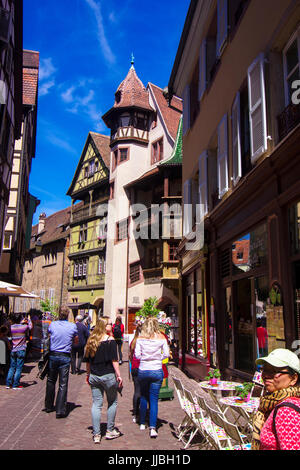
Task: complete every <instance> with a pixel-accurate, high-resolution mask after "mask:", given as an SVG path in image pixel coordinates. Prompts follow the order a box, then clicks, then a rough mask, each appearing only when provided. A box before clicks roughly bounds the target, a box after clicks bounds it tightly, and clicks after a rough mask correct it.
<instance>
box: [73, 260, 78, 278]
mask: <svg viewBox="0 0 300 470" xmlns="http://www.w3.org/2000/svg"><path fill="white" fill-rule="evenodd" d="M77 276H78V263H74V277H77Z"/></svg>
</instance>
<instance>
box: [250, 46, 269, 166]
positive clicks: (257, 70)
mask: <svg viewBox="0 0 300 470" xmlns="http://www.w3.org/2000/svg"><path fill="white" fill-rule="evenodd" d="M248 89H249V120H250V136H251V161H252V163H255V161H256V160H257V159H258V158H259V157H260V155H262V154H263V153H264V152H265V151H266V150H267V147H268V140H267V114H266V94H265V77H264V55H263V54H260V55H259V56H258V58H256V59H255V61H254V62H253V64H252V65H251V66H250V67H249V69H248Z"/></svg>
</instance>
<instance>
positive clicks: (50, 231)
mask: <svg viewBox="0 0 300 470" xmlns="http://www.w3.org/2000/svg"><path fill="white" fill-rule="evenodd" d="M81 205H83V202H79V203H78V204H75V205H74V206H73V210H76V209H78V208H79V207H80V206H81ZM70 217H71V207H67V208H66V209H62V210H61V211H58V212H55V213H54V214H52V215H49V217H46V218H45V228H44V230H43V231H42V232H41V233H40V234H39V235H38V224H36V225H34V226H33V227H32V230H31V240H30V249H34V247H35V242H36V236H37V235H38V236H39V237H40V239H41V242H42V244H43V245H46V244H48V243H52V242H54V241H57V240H60V239H63V238H67V237H68V236H69V233H70V228H69V225H70Z"/></svg>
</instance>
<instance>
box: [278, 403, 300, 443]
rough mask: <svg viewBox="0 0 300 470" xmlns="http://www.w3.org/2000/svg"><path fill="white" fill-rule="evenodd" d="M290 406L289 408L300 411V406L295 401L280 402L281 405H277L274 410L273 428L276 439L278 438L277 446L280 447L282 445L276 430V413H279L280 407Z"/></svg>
mask: <svg viewBox="0 0 300 470" xmlns="http://www.w3.org/2000/svg"><path fill="white" fill-rule="evenodd" d="M284 406H285V407H288V408H293V410H295V411H297V412H298V413H300V408H299V406H297V405H295V403H280V404H279V405H277V406H276V407H275V411H274V414H273V423H272V430H273V434H275V439H276V444H277V447H278V449H279V448H280V445H279V440H278V436H277V432H276V424H275V423H276V421H275V420H276V415H277V413H278V409H279V408H283V407H284Z"/></svg>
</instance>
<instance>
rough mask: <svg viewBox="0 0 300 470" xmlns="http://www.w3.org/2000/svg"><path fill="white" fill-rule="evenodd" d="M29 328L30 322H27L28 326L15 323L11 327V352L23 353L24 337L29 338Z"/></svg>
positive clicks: (24, 346) (30, 326)
mask: <svg viewBox="0 0 300 470" xmlns="http://www.w3.org/2000/svg"><path fill="white" fill-rule="evenodd" d="M31 328H32V323H31V321H29V322H28V325H26V324H22V323H16V324H15V325H11V327H10V330H11V339H12V352H15V351H23V350H24V349H26V337H27V336H28V337H29V330H30V329H31ZM27 332H28V333H27ZM26 333H27V335H26Z"/></svg>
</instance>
